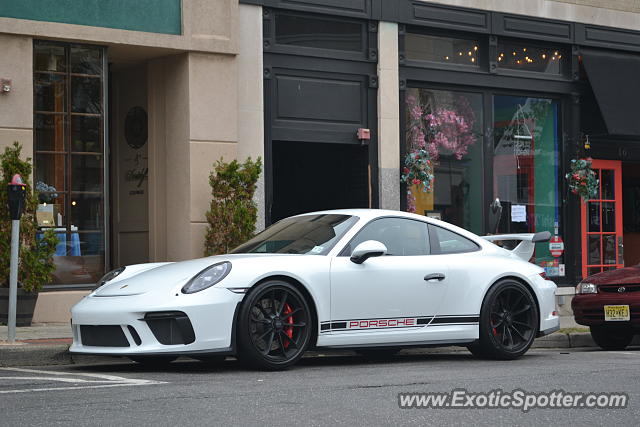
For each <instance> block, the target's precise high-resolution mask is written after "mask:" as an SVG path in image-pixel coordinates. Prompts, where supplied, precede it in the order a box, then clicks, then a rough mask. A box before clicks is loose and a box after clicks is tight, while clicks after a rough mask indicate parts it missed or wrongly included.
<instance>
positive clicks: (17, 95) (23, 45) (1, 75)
mask: <svg viewBox="0 0 640 427" xmlns="http://www.w3.org/2000/svg"><path fill="white" fill-rule="evenodd" d="M0 46H2V59H1V60H0V79H9V80H11V81H12V83H11V91H10V92H8V93H5V92H0V151H2V152H3V151H4V148H5V147H8V146H10V145H13V142H14V141H18V142H19V143H21V144H22V147H23V149H22V155H23V157H24V158H26V157H31V158H33V40H32V39H31V37H25V36H12V35H8V34H0ZM2 191H4V189H2Z"/></svg>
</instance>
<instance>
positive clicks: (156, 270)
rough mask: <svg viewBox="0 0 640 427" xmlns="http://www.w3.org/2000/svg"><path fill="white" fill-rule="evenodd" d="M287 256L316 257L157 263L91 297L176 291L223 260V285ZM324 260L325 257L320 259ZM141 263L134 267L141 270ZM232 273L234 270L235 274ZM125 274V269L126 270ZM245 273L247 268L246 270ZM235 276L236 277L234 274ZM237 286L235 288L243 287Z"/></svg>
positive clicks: (241, 257) (247, 256) (244, 256)
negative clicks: (228, 268) (240, 272)
mask: <svg viewBox="0 0 640 427" xmlns="http://www.w3.org/2000/svg"><path fill="white" fill-rule="evenodd" d="M288 257H314V258H320V257H321V256H319V255H288V254H237V255H217V256H212V257H206V258H198V259H193V260H189V261H181V262H174V263H170V264H158V266H155V267H152V268H147V269H142V270H143V271H141V272H140V273H137V274H133V275H129V276H127V275H126V274H123V276H124V277H122V278H121V277H119V276H118V277H116V278H115V279H114V280H112V281H110V282H108V283H107V284H105V285H103V286H101V287H100V288H98V289H97V290H96V291H94V292H93V293H92V294H91V296H92V297H114V296H127V295H141V294H145V293H147V292H151V291H162V292H177V291H179V290H180V289H181V288H182V287H183V286H184V285H185V284H186V283H187V282H188V281H189V280H190V279H191V278H192V277H194V276H195V275H196V274H198V273H199V272H200V271H202V270H204V269H205V268H207V267H209V266H211V265H213V264H217V263H219V262H223V261H230V262H231V264H232V269H231V273H230V274H229V276H227V278H225V280H224V281H223V282H228V281H231V282H232V281H233V279H234V277H233V276H236V275H237V271H238V269H239V268H243V267H245V266H247V265H251V267H252V269H254V268H255V270H256V271H255V275H256V276H259V275H260V274H261V273H262V270H264V271H265V272H266V271H267V270H269V269H270V268H272V267H274V266H277V265H279V264H283V263H286V262H287V258H288ZM322 258H324V257H322ZM142 266H145V264H141V265H139V266H136V267H142ZM234 270H235V271H234ZM125 271H126V270H125ZM245 271H246V269H245ZM234 273H236V274H234ZM243 285H244V283H238V284H237V286H243Z"/></svg>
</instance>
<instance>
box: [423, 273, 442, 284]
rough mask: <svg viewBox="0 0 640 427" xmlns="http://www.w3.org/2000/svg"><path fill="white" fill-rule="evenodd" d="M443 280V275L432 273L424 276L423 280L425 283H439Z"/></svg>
mask: <svg viewBox="0 0 640 427" xmlns="http://www.w3.org/2000/svg"><path fill="white" fill-rule="evenodd" d="M444 278H445V276H444V274H442V273H432V274H427V275H426V276H424V280H426V281H427V282H430V281H432V280H437V281H439V282H441V281H443V280H444Z"/></svg>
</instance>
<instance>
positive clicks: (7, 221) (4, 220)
mask: <svg viewBox="0 0 640 427" xmlns="http://www.w3.org/2000/svg"><path fill="white" fill-rule="evenodd" d="M21 152H22V145H20V144H19V143H18V142H14V143H13V146H12V147H6V148H5V150H4V153H2V154H0V172H2V180H0V286H5V287H7V286H9V265H10V261H11V217H10V216H9V207H8V205H7V184H9V182H11V178H13V175H15V174H17V173H18V174H20V175H21V176H22V180H23V182H24V183H25V184H27V195H26V200H25V206H24V211H23V213H22V218H21V221H20V250H19V254H20V255H19V257H20V264H19V267H18V282H19V283H20V286H21V287H22V289H23V290H24V291H25V292H37V291H39V290H40V289H42V286H43V285H44V284H46V283H48V282H50V281H51V278H52V274H53V271H54V270H55V265H54V263H53V254H54V253H55V251H56V245H57V244H58V238H57V236H56V233H55V232H54V231H53V230H52V229H49V230H47V231H45V232H44V233H43V236H42V237H41V238H40V239H37V238H36V232H37V229H38V224H37V222H36V208H37V207H38V198H37V196H36V195H35V194H34V193H33V190H32V187H31V182H30V181H29V177H30V176H31V171H32V166H31V159H30V158H27V159H26V160H22V159H21V158H20V154H21Z"/></svg>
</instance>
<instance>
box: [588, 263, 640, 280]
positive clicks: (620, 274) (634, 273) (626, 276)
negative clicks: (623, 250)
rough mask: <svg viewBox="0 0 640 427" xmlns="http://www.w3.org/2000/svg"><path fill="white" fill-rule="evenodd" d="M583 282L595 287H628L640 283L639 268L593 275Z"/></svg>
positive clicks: (620, 269) (626, 268)
mask: <svg viewBox="0 0 640 427" xmlns="http://www.w3.org/2000/svg"><path fill="white" fill-rule="evenodd" d="M583 282H588V283H593V284H595V285H629V284H632V283H640V266H637V265H636V266H633V267H625V268H619V269H617V270H609V271H605V272H603V273H598V274H594V275H593V276H589V277H587V278H586V279H584V280H583Z"/></svg>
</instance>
